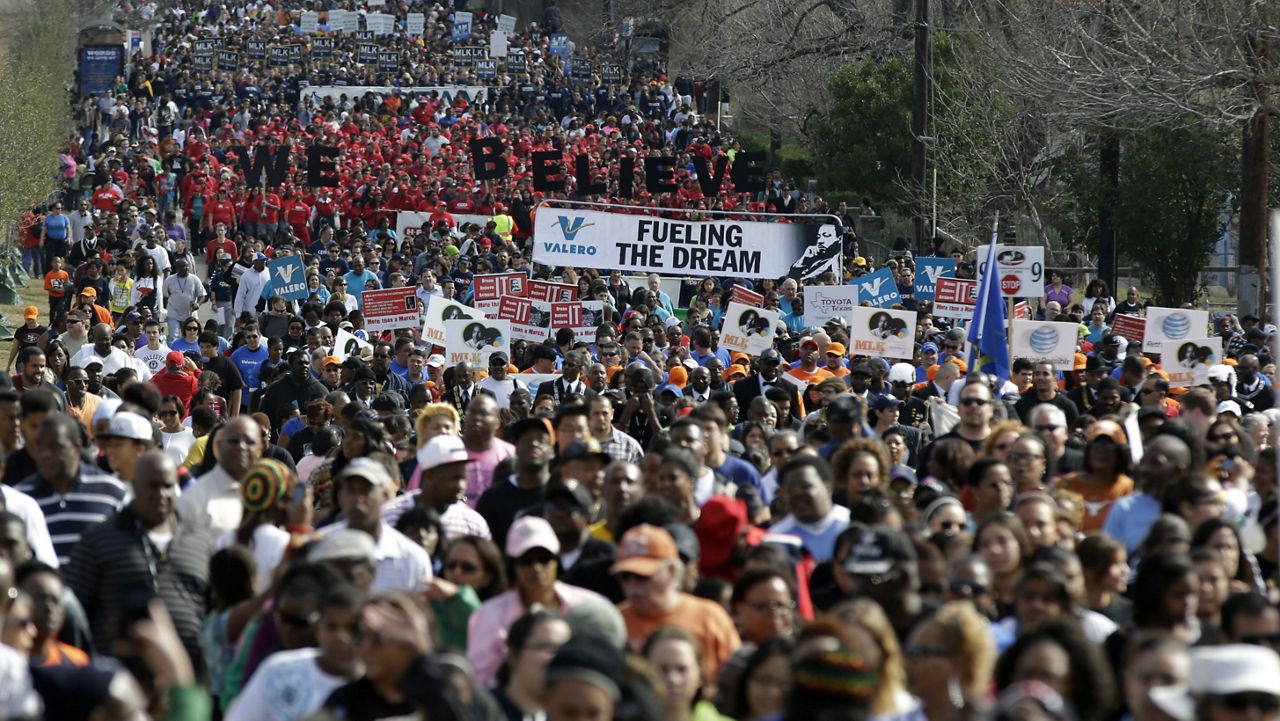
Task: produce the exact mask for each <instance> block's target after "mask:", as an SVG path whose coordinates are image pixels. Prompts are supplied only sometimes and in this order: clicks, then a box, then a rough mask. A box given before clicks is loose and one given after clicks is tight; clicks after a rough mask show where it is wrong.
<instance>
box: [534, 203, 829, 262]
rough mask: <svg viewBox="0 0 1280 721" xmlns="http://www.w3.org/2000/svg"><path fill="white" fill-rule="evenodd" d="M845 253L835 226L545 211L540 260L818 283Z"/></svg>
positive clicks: (539, 227)
mask: <svg viewBox="0 0 1280 721" xmlns="http://www.w3.org/2000/svg"><path fill="white" fill-rule="evenodd" d="M839 254H840V241H839V239H838V238H836V236H835V233H834V230H833V226H831V225H821V226H820V225H806V224H801V223H755V222H749V221H738V220H711V221H685V220H673V219H668V218H661V217H657V216H651V215H630V214H625V213H606V212H601V211H596V210H579V209H576V208H559V207H554V206H542V207H540V208H539V209H538V213H537V215H536V216H535V219H534V246H533V259H534V261H535V262H538V263H542V264H543V265H549V266H553V267H556V266H571V267H575V268H598V269H603V270H610V269H613V268H621V269H622V270H623V271H641V272H645V273H661V274H668V275H690V276H714V277H737V278H781V277H783V276H792V277H797V278H801V279H805V278H813V277H817V276H818V275H820V274H821V273H822V272H825V271H826V270H829V269H830V268H829V266H830V265H831V263H832V261H833V260H837V259H838V257H839Z"/></svg>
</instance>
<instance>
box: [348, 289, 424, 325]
mask: <svg viewBox="0 0 1280 721" xmlns="http://www.w3.org/2000/svg"><path fill="white" fill-rule="evenodd" d="M417 290H418V289H417V288H381V289H378V290H366V291H364V292H363V293H361V294H360V307H361V308H362V309H363V311H364V327H365V330H371V331H383V330H400V329H401V328H416V327H417V325H418V321H419V320H420V319H421V317H422V314H421V312H420V311H419V309H418V295H417Z"/></svg>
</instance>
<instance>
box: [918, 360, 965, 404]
mask: <svg viewBox="0 0 1280 721" xmlns="http://www.w3.org/2000/svg"><path fill="white" fill-rule="evenodd" d="M958 378H960V366H957V365H956V364H955V363H943V364H942V365H939V366H938V372H937V374H936V375H934V377H933V380H931V381H929V383H928V384H927V385H925V387H924V388H921V389H919V390H917V391H916V392H914V393H912V394H911V395H912V396H914V397H916V398H919V399H920V400H922V401H923V400H928V399H930V398H940V399H942V401H943V402H944V403H945V402H946V400H947V394H948V393H949V392H950V391H951V386H952V385H953V384H954V383H955V382H956V380H957V379H958Z"/></svg>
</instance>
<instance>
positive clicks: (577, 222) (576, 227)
mask: <svg viewBox="0 0 1280 721" xmlns="http://www.w3.org/2000/svg"><path fill="white" fill-rule="evenodd" d="M583 220H585V219H584V218H582V217H576V218H574V219H573V220H570V219H569V218H567V217H565V216H563V215H558V216H556V225H558V226H560V232H561V233H563V234H564V239H565V240H574V239H576V238H577V237H578V232H579V231H581V230H583V229H585V228H590V227H591V226H593V225H595V223H584V222H583Z"/></svg>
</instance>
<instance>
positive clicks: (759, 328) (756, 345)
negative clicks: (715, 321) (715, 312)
mask: <svg viewBox="0 0 1280 721" xmlns="http://www.w3.org/2000/svg"><path fill="white" fill-rule="evenodd" d="M778 317H779V316H778V311H776V310H765V309H764V308H752V307H751V306H749V305H743V304H742V303H730V304H729V307H728V308H726V309H725V311H724V327H723V328H721V329H720V347H721V348H725V349H726V350H736V351H741V352H742V353H746V354H747V355H753V356H754V355H760V353H761V352H763V351H764V349H765V348H771V347H773V335H774V333H776V332H777V330H778Z"/></svg>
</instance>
